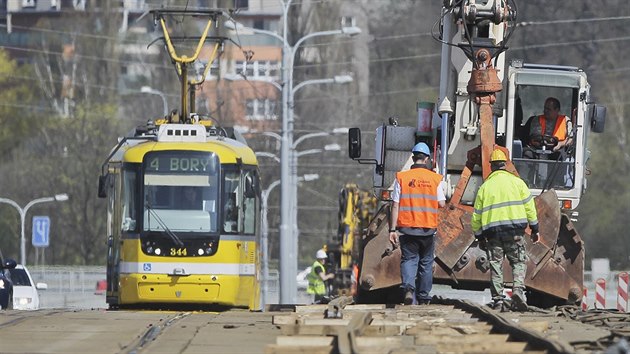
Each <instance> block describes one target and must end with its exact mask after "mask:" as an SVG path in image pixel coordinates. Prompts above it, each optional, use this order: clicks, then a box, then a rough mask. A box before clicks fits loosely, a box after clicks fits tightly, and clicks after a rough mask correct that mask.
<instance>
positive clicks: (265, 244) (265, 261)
mask: <svg viewBox="0 0 630 354" xmlns="http://www.w3.org/2000/svg"><path fill="white" fill-rule="evenodd" d="M278 184H280V180H276V181H274V182H272V183H271V184H270V185H269V187H267V189H265V190H264V191H262V193H261V199H262V215H261V216H262V220H261V221H262V238H261V240H260V243H261V245H260V247H261V248H262V261H261V263H262V269H263V279H262V292H261V293H262V305H263V309H264V308H265V305H266V304H267V293H268V285H269V284H268V282H269V220H268V219H267V210H268V207H267V200H268V199H269V193H271V191H272V190H273V189H274V188H275V187H276V186H277V185H278Z"/></svg>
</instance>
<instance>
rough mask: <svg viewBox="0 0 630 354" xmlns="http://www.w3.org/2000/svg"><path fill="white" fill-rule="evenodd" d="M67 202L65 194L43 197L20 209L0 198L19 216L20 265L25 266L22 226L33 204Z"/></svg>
mask: <svg viewBox="0 0 630 354" xmlns="http://www.w3.org/2000/svg"><path fill="white" fill-rule="evenodd" d="M66 200H68V195H67V194H66V193H63V194H57V195H55V196H54V197H45V198H38V199H34V200H31V201H30V202H28V204H26V206H25V207H24V208H22V207H20V206H19V205H18V203H16V202H15V201H13V200H11V199H7V198H0V203H5V204H9V205H11V206H13V207H14V208H15V209H17V211H18V213H19V214H20V263H21V264H22V265H26V238H25V237H24V228H25V227H24V224H25V223H26V213H28V210H29V209H30V208H31V207H32V206H33V205H35V204H39V203H47V202H64V201H66Z"/></svg>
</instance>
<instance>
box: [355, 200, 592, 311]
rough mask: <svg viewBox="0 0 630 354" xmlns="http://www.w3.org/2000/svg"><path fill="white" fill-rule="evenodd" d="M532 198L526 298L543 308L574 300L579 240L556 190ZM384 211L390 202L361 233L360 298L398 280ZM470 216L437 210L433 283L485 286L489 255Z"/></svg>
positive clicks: (451, 208) (463, 210)
mask: <svg viewBox="0 0 630 354" xmlns="http://www.w3.org/2000/svg"><path fill="white" fill-rule="evenodd" d="M534 200H535V203H536V209H537V212H538V222H539V230H540V236H541V238H540V242H539V243H537V244H532V243H531V241H530V239H529V237H526V248H527V255H528V261H527V274H526V279H525V285H526V287H527V292H528V295H527V298H528V303H530V304H532V305H536V306H544V307H547V306H552V305H556V304H564V303H575V302H578V301H579V300H580V296H581V294H582V287H583V269H584V247H583V243H582V240H581V238H580V236H579V235H578V233H577V232H576V231H575V229H574V227H573V224H572V222H571V221H570V219H569V218H568V217H567V216H566V215H564V214H562V213H561V212H560V207H559V205H558V198H557V196H556V193H555V191H553V190H550V191H546V192H544V193H542V194H541V195H539V196H537V197H536V198H535V199H534ZM389 213H390V207H389V204H387V205H384V206H383V207H381V209H380V210H379V211H378V212H377V214H376V216H375V217H374V218H373V219H372V222H371V223H370V225H369V227H368V228H367V230H366V232H365V234H364V235H363V240H362V241H363V243H362V246H363V247H362V255H361V256H362V257H361V267H360V271H361V274H360V277H359V285H360V291H359V292H360V293H363V298H364V299H366V298H369V296H366V295H365V294H366V293H370V292H372V293H374V294H378V293H379V291H389V292H390V293H391V292H392V289H396V288H397V287H398V286H399V285H400V283H401V277H400V249H398V248H394V247H393V246H392V244H391V242H390V241H389V234H388V230H389ZM471 216H472V208H471V207H470V206H465V205H461V204H460V205H450V204H449V205H447V206H446V208H444V209H442V211H441V214H440V225H439V228H438V233H437V237H436V248H435V255H436V259H435V260H436V262H435V266H434V274H433V281H434V283H436V284H448V285H451V286H452V287H453V288H460V289H467V290H475V289H476V290H483V289H485V288H487V287H488V286H489V285H490V268H489V262H488V256H487V254H486V251H485V250H483V249H481V248H480V247H479V244H478V242H477V241H476V240H475V237H474V235H473V233H472V229H471V227H470V219H471ZM526 232H527V233H529V230H527V231H526ZM503 267H504V269H505V270H506V271H505V272H504V273H505V282H506V283H508V285H510V283H511V281H512V277H511V271H508V269H509V267H510V266H509V264H508V262H507V260H506V261H505V263H504V265H503ZM394 293H395V294H396V295H398V292H396V291H394ZM376 297H377V296H374V297H373V299H374V298H376ZM378 297H380V298H381V300H373V301H383V300H382V297H383V295H382V294H381V295H378ZM362 302H371V301H362Z"/></svg>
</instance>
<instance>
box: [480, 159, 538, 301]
mask: <svg viewBox="0 0 630 354" xmlns="http://www.w3.org/2000/svg"><path fill="white" fill-rule="evenodd" d="M506 161H507V157H506V155H505V153H504V152H503V151H501V150H499V149H495V150H494V151H493V152H492V155H491V156H490V168H491V170H492V173H490V175H489V176H488V178H487V179H486V180H485V181H484V183H483V184H482V185H481V187H479V190H478V191H477V196H476V197H475V205H474V212H473V216H472V220H471V227H472V230H473V232H474V234H475V237H476V238H477V239H478V240H479V243H480V245H481V247H482V248H486V252H487V253H488V259H489V262H490V278H491V286H490V293H491V295H492V300H493V303H492V304H491V307H493V308H495V309H501V310H504V309H506V308H507V306H504V296H503V269H502V266H503V257H507V259H508V261H509V263H510V266H511V267H512V279H513V281H514V284H513V289H512V308H514V309H516V310H518V311H523V310H526V309H527V304H526V301H525V295H524V294H523V290H524V289H525V284H524V281H525V272H526V271H527V267H526V264H525V262H526V261H527V254H526V252H525V240H524V238H523V237H524V235H525V228H526V227H527V225H528V224H529V227H530V229H531V238H532V242H533V243H536V242H538V240H539V237H540V235H539V233H538V216H537V213H536V206H535V205H534V199H533V196H532V195H531V193H530V191H529V188H528V187H527V185H526V184H525V182H523V180H522V179H520V178H519V177H518V176H516V175H514V174H512V173H510V172H508V171H506V169H505V166H506Z"/></svg>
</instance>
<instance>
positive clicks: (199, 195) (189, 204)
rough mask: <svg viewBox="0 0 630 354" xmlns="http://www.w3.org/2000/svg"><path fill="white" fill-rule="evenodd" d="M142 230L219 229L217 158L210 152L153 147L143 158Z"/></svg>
mask: <svg viewBox="0 0 630 354" xmlns="http://www.w3.org/2000/svg"><path fill="white" fill-rule="evenodd" d="M143 166H144V215H143V230H144V231H162V232H167V233H171V232H175V233H178V232H198V233H213V232H218V231H219V225H218V211H219V205H218V203H219V185H220V184H219V166H220V165H219V159H218V157H217V156H216V155H215V154H213V153H205V152H190V151H156V152H151V153H148V154H147V155H146V156H145V159H144V163H143Z"/></svg>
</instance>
